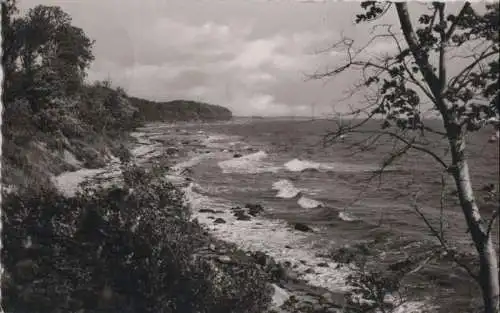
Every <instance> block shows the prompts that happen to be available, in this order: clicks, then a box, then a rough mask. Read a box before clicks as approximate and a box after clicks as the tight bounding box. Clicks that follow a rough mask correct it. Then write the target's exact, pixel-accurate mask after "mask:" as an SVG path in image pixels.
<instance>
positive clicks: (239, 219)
mask: <svg viewBox="0 0 500 313" xmlns="http://www.w3.org/2000/svg"><path fill="white" fill-rule="evenodd" d="M251 219H252V218H251V217H250V216H249V215H246V214H242V215H238V216H236V220H238V221H249V220H251Z"/></svg>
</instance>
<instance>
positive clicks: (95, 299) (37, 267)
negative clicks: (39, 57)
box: [2, 165, 270, 313]
mask: <svg viewBox="0 0 500 313" xmlns="http://www.w3.org/2000/svg"><path fill="white" fill-rule="evenodd" d="M153 173H155V171H154V170H150V171H146V170H143V169H139V168H137V167H135V166H132V165H127V166H126V167H125V168H124V170H123V176H124V178H125V179H124V181H125V184H124V186H122V187H116V186H114V187H108V188H106V189H104V188H86V189H85V190H84V191H82V192H80V193H79V194H77V195H76V196H75V197H72V198H65V197H63V196H61V195H59V194H57V193H56V192H49V191H44V192H43V193H38V194H27V195H23V196H20V195H18V194H12V193H11V194H8V195H6V196H5V198H4V201H3V203H2V207H3V211H4V214H3V216H2V218H3V223H4V231H3V238H2V242H3V249H2V262H3V265H4V268H5V272H4V275H3V292H2V295H3V303H2V304H3V307H4V308H5V309H6V311H7V312H33V313H37V312H68V311H71V312H82V311H84V312H103V310H105V311H106V312H155V313H156V312H193V313H194V312H199V313H205V312H206V313H208V312H214V313H215V312H234V313H239V312H241V313H243V312H248V313H261V312H264V311H265V309H266V308H267V305H268V304H269V302H270V290H269V286H267V280H268V277H267V274H266V273H265V272H264V271H262V270H261V269H259V268H258V267H257V266H256V265H255V263H252V262H247V261H245V259H244V258H243V259H242V258H237V257H236V255H238V254H239V255H244V254H243V253H242V252H239V253H238V252H237V251H236V250H235V249H234V248H233V247H230V246H228V245H226V246H225V247H224V250H225V252H224V254H228V255H230V257H228V256H226V258H225V259H222V258H221V256H220V255H217V254H214V253H212V254H210V253H206V252H207V251H208V252H211V247H216V246H221V245H223V243H221V242H217V241H215V240H213V239H212V238H211V237H209V236H208V235H207V233H206V232H205V231H204V230H203V229H202V228H201V227H200V225H199V224H198V223H197V222H192V221H190V220H189V210H188V209H187V208H186V207H185V206H184V205H183V201H182V194H181V193H180V192H179V190H177V189H176V188H174V187H173V186H172V185H171V184H170V183H168V182H167V181H165V180H164V179H162V178H160V177H162V176H161V175H155V174H153ZM212 250H214V249H212ZM227 259H229V261H227ZM221 260H223V261H224V262H222V261H221Z"/></svg>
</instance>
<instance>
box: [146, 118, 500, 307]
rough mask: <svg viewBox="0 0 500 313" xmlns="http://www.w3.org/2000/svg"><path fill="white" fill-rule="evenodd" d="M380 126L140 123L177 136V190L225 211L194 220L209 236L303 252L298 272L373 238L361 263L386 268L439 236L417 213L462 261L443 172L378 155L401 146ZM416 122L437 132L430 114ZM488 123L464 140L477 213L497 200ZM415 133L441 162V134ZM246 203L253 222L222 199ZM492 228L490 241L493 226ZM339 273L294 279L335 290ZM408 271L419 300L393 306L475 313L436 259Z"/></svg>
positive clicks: (458, 215) (422, 158) (465, 240)
mask: <svg viewBox="0 0 500 313" xmlns="http://www.w3.org/2000/svg"><path fill="white" fill-rule="evenodd" d="M348 122H349V121H348ZM351 122H356V121H351ZM380 124H381V123H380V122H379V121H371V122H369V123H367V124H365V125H363V126H362V128H361V129H362V130H363V132H361V133H352V134H347V135H346V136H345V137H343V138H342V139H341V140H337V141H335V142H330V141H328V140H327V137H326V135H327V134H329V133H331V132H332V131H334V130H335V129H336V127H337V126H336V122H335V121H332V120H326V119H310V118H302V119H297V118H258V119H257V118H234V119H233V120H232V121H228V122H214V123H178V124H168V125H167V124H151V125H149V126H148V127H147V129H146V130H145V132H146V133H149V139H155V138H156V139H161V140H162V141H161V142H163V143H164V144H167V142H168V140H174V139H175V140H177V141H180V142H182V143H183V149H184V150H183V152H182V157H181V158H178V159H176V162H175V164H173V165H172V168H173V169H174V170H177V173H179V172H181V171H182V172H183V173H184V175H185V176H186V175H187V176H189V179H190V184H189V187H188V188H186V190H185V191H186V193H187V194H188V196H189V197H190V200H191V205H192V206H193V210H195V211H196V210H200V209H201V208H205V209H213V210H222V211H224V210H225V212H227V213H226V215H224V218H225V219H226V220H227V223H226V224H218V225H216V224H213V221H212V220H211V219H213V218H214V216H209V215H206V214H205V215H202V214H198V215H197V217H198V218H199V219H200V220H201V221H202V222H203V223H205V224H206V225H212V224H213V225H212V226H210V227H212V231H213V232H215V233H216V234H218V235H219V237H221V238H222V239H225V240H229V241H233V242H236V243H237V244H239V245H240V246H243V248H248V249H254V250H255V249H261V250H264V251H266V252H268V253H270V254H271V255H273V256H275V257H276V258H278V259H280V260H288V261H290V262H295V263H297V262H298V261H299V260H300V261H303V262H302V263H301V264H302V265H301V264H299V265H298V266H297V267H299V266H302V270H303V271H305V267H304V266H303V265H304V264H309V266H312V265H314V262H318V261H320V260H325V259H328V258H329V256H332V255H334V254H335V252H336V251H339V249H342V248H345V247H352V246H354V245H356V244H362V243H370V242H371V243H374V242H375V243H374V244H372V245H369V247H370V249H372V250H371V251H369V252H367V253H368V257H367V262H368V263H370V264H371V268H373V269H375V270H380V271H387V267H388V266H390V265H391V264H395V263H397V262H400V261H402V260H406V259H408V258H411V257H415V256H416V255H417V254H425V253H429V252H430V251H431V250H433V249H435V248H436V246H437V245H438V242H437V241H436V239H435V237H434V236H433V234H432V232H431V230H430V228H429V226H428V225H426V223H425V221H424V219H423V218H422V215H423V216H424V217H425V219H426V220H427V221H428V223H430V224H431V225H432V226H433V227H434V229H436V230H438V231H439V232H442V233H443V235H444V238H445V239H446V241H447V244H448V246H449V247H453V248H456V249H457V250H458V251H461V252H463V253H464V254H466V255H471V258H472V259H473V256H474V253H475V252H474V247H473V245H472V243H471V241H470V239H469V234H468V233H467V229H466V225H465V221H464V219H463V215H462V212H461V208H460V206H459V203H458V201H457V197H456V194H455V187H454V185H453V181H452V180H451V179H450V177H448V176H447V175H446V172H445V171H444V169H443V167H442V166H441V165H440V164H439V163H438V162H436V160H435V159H434V158H433V157H431V156H429V155H427V154H425V153H423V152H420V151H414V150H410V151H407V152H406V153H404V154H401V155H400V156H399V157H397V158H395V159H394V160H392V162H388V160H389V157H390V156H391V155H397V154H398V152H399V151H400V150H401V148H402V145H401V142H398V141H397V140H395V139H394V138H391V137H374V136H373V134H372V133H370V132H368V131H369V130H372V131H380ZM426 125H430V126H431V127H432V128H434V129H435V130H438V131H439V129H440V121H439V120H433V121H428V122H426ZM492 132H493V130H491V129H485V130H482V131H480V132H476V133H470V134H469V135H468V137H467V147H468V149H467V151H468V158H469V167H470V173H471V178H472V183H473V186H474V188H475V191H476V196H477V201H478V203H479V205H480V207H481V210H482V213H483V217H484V218H485V219H487V218H489V217H490V216H491V215H492V214H493V211H494V210H495V209H496V208H497V207H498V193H497V195H494V194H492V193H491V184H493V186H494V187H495V188H496V190H497V191H498V173H499V149H498V141H493V140H491V139H490V137H491V136H492ZM419 141H421V143H422V144H423V145H424V146H425V148H427V149H429V150H431V151H433V152H435V153H436V155H438V156H440V157H441V158H442V159H443V160H444V161H445V162H448V161H449V159H450V156H449V153H448V151H447V141H446V138H444V137H443V136H442V135H439V134H434V133H428V132H426V133H425V134H424V135H423V136H422V137H421V138H420V139H419ZM382 167H383V170H381V169H382ZM186 173H187V174H186ZM488 186H489V188H488ZM247 203H250V204H257V203H258V204H261V205H262V206H263V207H264V210H265V211H264V213H263V215H262V216H260V217H258V218H256V219H255V220H254V221H253V222H252V223H245V221H236V220H234V218H233V217H231V214H230V208H231V207H236V206H244V205H245V204H247ZM418 212H420V214H419V213H418ZM297 222H299V223H304V224H307V225H309V226H311V227H312V228H313V229H314V232H311V233H302V232H300V231H295V230H293V229H291V228H290V226H289V225H293V223H297ZM248 225H251V226H248ZM493 229H494V237H495V238H498V231H497V229H498V224H496V227H493ZM377 238H378V239H380V240H378V241H377V240H376V239H377ZM381 238H382V239H381ZM496 242H498V241H496ZM497 246H498V245H497ZM299 269H300V268H299ZM305 273H307V271H305ZM346 275H348V270H347V269H345V270H341V269H339V268H337V269H335V270H334V269H324V268H314V271H309V273H307V274H304V277H305V278H306V279H309V280H310V281H311V283H312V284H316V285H320V286H323V287H327V288H330V289H335V288H336V289H338V290H342V289H343V287H345V286H344V285H345V277H346ZM410 276H411V277H410V278H405V279H406V280H405V281H404V285H406V294H407V297H408V301H409V302H411V301H413V302H415V303H416V302H418V303H426V304H427V306H426V309H422V310H420V311H418V310H417V309H415V310H414V311H412V310H411V309H407V310H404V309H403V310H402V311H400V312H450V310H451V312H457V313H459V312H477V310H478V309H477V306H478V305H479V304H480V302H481V301H480V293H479V288H478V286H477V285H475V284H474V283H473V282H472V280H471V279H470V277H469V276H468V274H467V273H466V272H465V271H464V270H463V269H462V268H460V267H459V266H457V265H456V264H454V263H453V262H451V261H450V260H448V259H447V258H446V256H444V257H441V258H440V260H439V261H434V260H433V259H431V261H428V262H427V263H426V265H425V266H423V267H422V268H421V269H419V270H418V271H416V272H415V273H414V274H412V275H410ZM344 289H345V288H344Z"/></svg>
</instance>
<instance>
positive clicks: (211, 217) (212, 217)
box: [207, 216, 215, 220]
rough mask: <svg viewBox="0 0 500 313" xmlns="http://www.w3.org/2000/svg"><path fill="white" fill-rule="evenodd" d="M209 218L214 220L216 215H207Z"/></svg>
mask: <svg viewBox="0 0 500 313" xmlns="http://www.w3.org/2000/svg"><path fill="white" fill-rule="evenodd" d="M207 218H209V219H211V220H214V219H215V217H214V216H209V217H207Z"/></svg>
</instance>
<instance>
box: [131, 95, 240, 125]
mask: <svg viewBox="0 0 500 313" xmlns="http://www.w3.org/2000/svg"><path fill="white" fill-rule="evenodd" d="M130 101H131V102H132V103H133V104H134V105H135V106H136V107H137V108H138V109H139V111H140V113H141V116H142V117H143V118H144V120H145V121H190V120H202V121H213V120H229V119H231V117H232V113H231V111H229V110H228V109H227V108H224V107H222V106H219V105H213V104H208V103H203V102H196V101H188V100H174V101H169V102H154V101H148V100H144V99H139V98H134V97H130Z"/></svg>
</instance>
